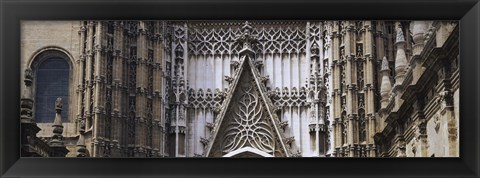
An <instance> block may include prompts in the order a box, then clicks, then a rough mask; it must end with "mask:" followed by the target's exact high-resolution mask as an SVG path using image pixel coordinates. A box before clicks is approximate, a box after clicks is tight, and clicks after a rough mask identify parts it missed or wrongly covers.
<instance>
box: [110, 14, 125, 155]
mask: <svg viewBox="0 0 480 178" xmlns="http://www.w3.org/2000/svg"><path fill="white" fill-rule="evenodd" d="M123 26H124V23H123V22H114V28H115V31H114V34H113V36H114V38H113V40H114V51H113V71H112V75H113V76H112V78H113V83H112V110H113V116H112V117H113V118H112V132H113V134H112V138H111V139H112V144H113V145H112V146H113V148H112V156H113V157H121V156H122V154H121V144H122V143H120V139H121V135H122V131H123V130H122V124H123V117H122V111H123V104H122V100H123V96H122V90H123V85H124V84H125V83H124V81H123V79H122V76H123V72H124V70H123V60H124V54H125V52H124V51H123V43H124V41H125V39H124V37H123V29H124V27H123Z"/></svg>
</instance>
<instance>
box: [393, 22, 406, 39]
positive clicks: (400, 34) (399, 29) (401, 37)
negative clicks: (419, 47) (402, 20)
mask: <svg viewBox="0 0 480 178" xmlns="http://www.w3.org/2000/svg"><path fill="white" fill-rule="evenodd" d="M399 42H405V38H404V37H403V31H402V27H401V25H398V27H397V38H396V41H395V43H399Z"/></svg>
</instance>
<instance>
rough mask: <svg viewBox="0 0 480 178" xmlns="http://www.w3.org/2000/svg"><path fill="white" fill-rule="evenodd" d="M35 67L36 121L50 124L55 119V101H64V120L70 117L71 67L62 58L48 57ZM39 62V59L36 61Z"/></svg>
mask: <svg viewBox="0 0 480 178" xmlns="http://www.w3.org/2000/svg"><path fill="white" fill-rule="evenodd" d="M44 57H45V58H41V59H38V64H37V65H36V66H35V73H36V74H35V112H34V115H35V121H36V122H37V123H50V122H53V121H54V118H55V100H56V99H57V98H58V97H61V98H62V100H63V108H62V120H63V121H66V120H67V118H68V117H67V116H68V114H67V113H68V99H69V98H68V93H69V92H68V86H69V74H70V66H69V64H68V62H67V60H66V59H65V58H64V57H63V56H62V57H61V56H56V55H48V56H44ZM36 60H37V59H36Z"/></svg>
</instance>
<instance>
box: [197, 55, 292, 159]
mask: <svg viewBox="0 0 480 178" xmlns="http://www.w3.org/2000/svg"><path fill="white" fill-rule="evenodd" d="M240 62H241V64H240V67H239V69H237V71H236V74H235V76H234V81H233V83H232V84H231V86H230V87H231V88H230V89H229V91H228V94H227V97H226V100H225V102H224V103H223V105H222V110H221V111H220V113H219V114H218V116H217V118H216V121H215V126H214V130H213V134H212V136H211V138H210V139H209V144H208V145H207V149H206V150H205V151H206V152H205V156H207V157H222V156H224V155H227V154H228V153H232V152H234V151H237V150H241V149H244V150H249V149H254V150H257V151H259V152H262V153H263V154H259V155H265V154H268V155H272V156H275V157H287V156H290V154H289V151H288V149H287V148H286V146H285V143H284V140H285V137H284V136H283V132H282V130H279V128H280V125H279V120H278V118H277V116H276V114H274V106H273V104H272V102H271V101H270V99H269V98H268V97H267V95H266V88H265V86H264V84H263V83H262V80H261V79H260V76H259V73H258V71H257V69H256V68H255V66H254V65H253V63H252V61H251V59H250V58H249V56H248V55H246V56H244V57H243V58H242V59H241V61H240ZM245 148H248V149H245Z"/></svg>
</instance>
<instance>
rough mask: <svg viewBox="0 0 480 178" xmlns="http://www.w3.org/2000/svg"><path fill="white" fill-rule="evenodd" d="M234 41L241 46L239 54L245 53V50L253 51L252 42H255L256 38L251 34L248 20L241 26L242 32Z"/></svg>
mask: <svg viewBox="0 0 480 178" xmlns="http://www.w3.org/2000/svg"><path fill="white" fill-rule="evenodd" d="M235 41H236V42H237V43H239V44H240V45H242V46H243V47H242V50H241V51H240V55H242V54H245V52H248V53H254V51H253V49H252V44H254V43H257V42H258V40H257V37H256V36H254V35H252V26H251V25H250V23H249V22H248V21H245V24H244V25H243V27H242V34H241V35H239V36H237V38H236V40H235Z"/></svg>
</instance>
